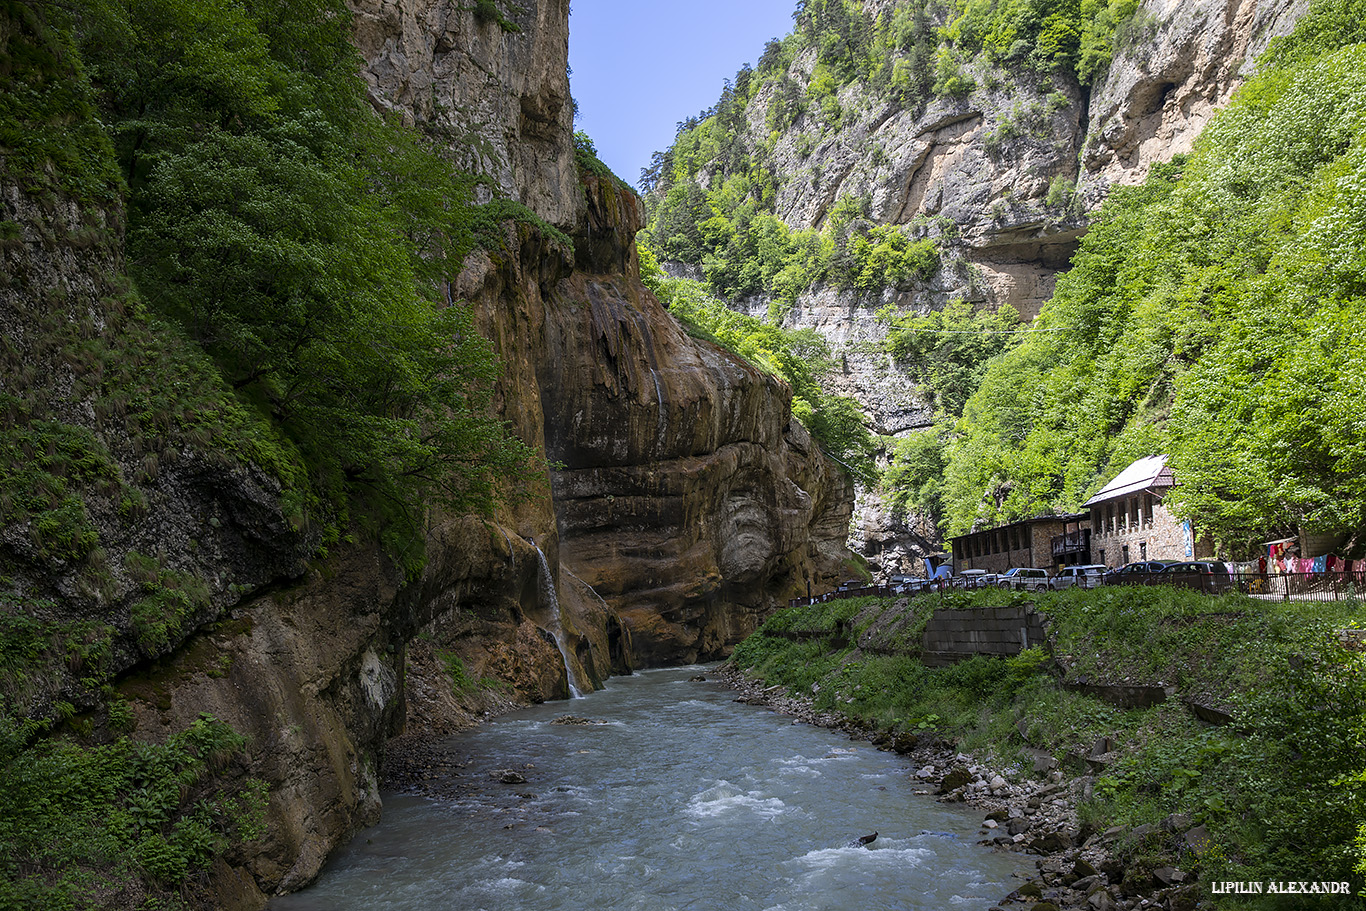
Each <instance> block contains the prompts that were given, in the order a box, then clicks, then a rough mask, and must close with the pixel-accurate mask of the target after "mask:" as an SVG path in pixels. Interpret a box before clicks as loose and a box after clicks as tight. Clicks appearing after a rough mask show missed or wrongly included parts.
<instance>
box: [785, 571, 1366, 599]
mask: <svg viewBox="0 0 1366 911" xmlns="http://www.w3.org/2000/svg"><path fill="white" fill-rule="evenodd" d="M955 582H956V580H938V581H935V582H924V581H921V582H913V583H911V584H910V585H909V586H888V585H862V586H857V587H847V588H840V589H838V590H837V591H833V592H828V593H826V594H824V595H820V596H818V597H814V598H797V599H794V600H793V601H791V602H789V603H790V605H791V606H792V607H798V606H802V605H807V604H819V603H823V602H826V601H838V600H842V599H844V598H862V597H866V596H869V595H873V596H877V597H880V598H891V597H898V596H914V595H917V594H924V593H927V592H936V591H943V590H951V589H953V588H960V587H962V584H961V583H959V584H955ZM1119 584H1124V585H1167V586H1171V587H1173V588H1188V589H1194V590H1195V591H1200V592H1204V593H1205V594H1207V595H1222V594H1227V593H1228V592H1234V591H1237V592H1242V593H1243V594H1246V595H1249V596H1251V597H1253V598H1258V599H1261V600H1265V601H1366V571H1363V570H1353V571H1350V572H1309V573H1277V572H1265V573H1262V572H1255V571H1252V572H1233V573H1230V574H1228V575H1224V574H1222V573H1194V572H1187V573H1130V574H1128V575H1127V576H1126V577H1125V578H1124V581H1123V582H1122V583H1119ZM969 587H971V586H969ZM983 587H988V588H989V587H991V586H990V585H986V586H983Z"/></svg>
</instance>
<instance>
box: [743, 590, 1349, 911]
mask: <svg viewBox="0 0 1366 911" xmlns="http://www.w3.org/2000/svg"><path fill="white" fill-rule="evenodd" d="M1023 600H1024V599H1023V596H1022V595H1018V594H1011V593H1006V592H995V591H990V592H981V593H974V594H972V595H966V594H963V593H954V594H950V595H946V596H943V597H942V599H941V597H940V596H938V595H928V596H922V597H920V598H917V599H914V600H912V601H910V602H909V603H908V602H905V601H901V602H891V601H887V600H881V599H873V598H869V599H858V600H849V601H840V602H833V603H830V604H818V605H813V606H810V607H801V608H791V609H788V610H785V611H782V612H780V613H778V614H776V615H775V616H773V617H772V618H770V619H769V620H768V622H767V623H765V624H764V626H763V627H762V628H761V629H760V630H759V631H758V632H757V633H756V634H755V635H754V636H752V637H751V638H749V639H747V640H746V641H745V642H743V643H741V644H740V646H739V647H738V648H737V649H736V652H735V656H734V659H733V661H734V663H735V664H736V665H738V666H740V667H743V668H748V669H750V671H751V672H753V673H756V674H758V675H760V676H762V677H763V678H764V679H765V680H766V681H767V682H768V683H770V684H782V685H784V686H786V687H788V688H789V689H790V690H792V691H794V692H797V693H801V694H806V695H811V696H812V698H813V699H814V700H815V704H816V707H817V708H818V709H821V710H827V711H829V710H836V711H841V712H843V713H845V714H846V715H847V716H849V717H850V718H851V719H853V720H856V721H858V722H865V723H867V722H871V723H873V724H875V725H877V726H878V727H882V728H890V729H893V730H895V731H897V732H910V733H925V732H929V731H932V732H934V733H937V734H938V735H940V736H942V737H945V738H950V739H953V740H954V741H956V742H957V744H958V745H959V746H960V747H962V748H965V749H970V750H973V751H976V752H979V753H983V754H992V755H994V757H995V759H996V760H997V761H999V762H1002V763H1011V762H1015V761H1019V762H1021V764H1022V765H1024V767H1025V768H1028V767H1029V762H1028V761H1027V758H1026V756H1025V754H1024V750H1025V749H1026V748H1034V749H1042V750H1046V751H1048V752H1051V753H1053V754H1054V755H1055V756H1056V757H1058V758H1059V759H1060V760H1061V762H1062V764H1063V767H1064V768H1068V769H1070V770H1071V771H1073V772H1077V773H1083V772H1084V771H1085V770H1086V763H1085V762H1084V757H1085V756H1086V755H1087V753H1088V752H1089V751H1090V749H1091V747H1092V745H1093V744H1094V743H1095V741H1096V740H1097V739H1098V738H1100V737H1102V736H1106V737H1110V738H1112V739H1113V740H1114V741H1116V742H1117V743H1118V744H1119V745H1120V746H1119V753H1120V756H1119V758H1118V759H1117V760H1116V761H1115V762H1113V763H1112V764H1111V765H1109V766H1108V767H1107V768H1105V769H1104V770H1103V771H1102V772H1101V773H1098V774H1097V775H1096V779H1095V782H1094V795H1095V796H1094V797H1093V798H1092V799H1091V800H1090V801H1088V802H1087V803H1086V804H1085V805H1083V806H1082V807H1081V808H1080V809H1081V816H1082V819H1083V820H1084V821H1088V822H1091V823H1093V824H1095V825H1097V826H1101V827H1107V826H1110V825H1116V824H1129V825H1137V824H1142V823H1156V822H1159V821H1160V820H1162V819H1163V818H1164V817H1165V816H1167V815H1169V814H1172V813H1177V812H1181V813H1185V814H1188V815H1189V816H1191V817H1192V819H1193V820H1194V821H1195V822H1202V823H1204V824H1205V825H1206V826H1208V828H1209V831H1210V833H1211V839H1212V844H1213V845H1214V846H1215V847H1214V850H1211V851H1210V852H1208V853H1206V854H1205V855H1203V856H1201V857H1198V858H1197V857H1193V856H1184V857H1182V856H1171V857H1170V859H1172V860H1175V861H1177V862H1178V863H1180V864H1181V865H1182V867H1183V869H1188V870H1189V869H1192V868H1193V869H1195V870H1196V872H1197V873H1198V874H1199V875H1200V876H1201V877H1202V879H1203V880H1204V881H1206V882H1209V881H1220V880H1226V879H1227V880H1239V881H1250V880H1270V879H1282V880H1284V879H1322V880H1345V879H1348V878H1351V876H1352V870H1353V867H1354V866H1357V865H1358V863H1359V857H1360V848H1359V846H1358V844H1357V842H1356V839H1357V833H1358V825H1359V824H1360V823H1361V822H1362V821H1363V820H1366V800H1364V799H1363V797H1364V796H1366V795H1364V793H1363V779H1366V756H1364V755H1363V753H1362V750H1361V747H1362V745H1363V735H1364V734H1366V676H1363V674H1362V671H1363V670H1366V659H1364V658H1363V656H1362V655H1361V654H1359V653H1356V652H1351V651H1348V650H1346V649H1344V648H1342V647H1341V646H1340V645H1338V640H1337V636H1336V631H1337V630H1338V629H1340V628H1345V627H1348V626H1351V625H1353V624H1354V623H1355V622H1356V621H1355V619H1354V618H1356V617H1358V616H1359V614H1360V604H1359V603H1358V602H1344V603H1342V604H1314V603H1296V604H1282V603H1268V602H1260V601H1255V600H1253V599H1250V598H1247V597H1244V596H1241V595H1230V596H1225V597H1223V598H1217V599H1216V598H1206V597H1203V596H1200V595H1197V594H1194V593H1189V592H1180V591H1169V590H1165V589H1149V588H1132V589H1129V588H1125V589H1100V590H1096V591H1069V592H1061V593H1057V594H1044V595H1039V596H1036V597H1035V598H1033V599H1032V600H1035V601H1036V603H1037V606H1038V608H1039V609H1040V610H1042V611H1043V612H1044V613H1045V614H1046V615H1047V616H1048V617H1049V619H1050V632H1051V639H1052V642H1051V646H1052V648H1053V651H1054V654H1055V655H1056V656H1057V657H1058V658H1060V659H1062V660H1061V661H1057V662H1049V661H1047V660H1046V658H1045V656H1044V655H1043V654H1042V653H1040V652H1032V653H1031V652H1027V653H1025V654H1024V655H1022V656H1021V657H1019V658H1013V659H988V658H981V657H979V658H974V659H972V660H970V661H966V662H963V663H961V664H959V665H957V666H955V667H952V668H946V669H942V670H931V669H928V668H925V667H924V666H923V665H921V663H920V661H919V659H918V651H919V640H920V634H921V632H922V631H923V629H924V625H925V623H926V621H927V620H928V619H929V617H930V615H931V614H932V613H933V611H934V610H936V609H938V608H940V607H941V606H943V607H959V608H961V607H971V606H987V605H989V604H1001V603H1009V602H1011V601H1015V602H1021V601H1023ZM860 645H862V646H863V648H862V649H861V648H860ZM874 649H876V650H877V651H878V652H879V653H877V654H875V653H874V651H873V650H874ZM881 652H890V654H885V653H881ZM1064 667H1065V668H1066V671H1065V673H1066V677H1065V678H1064V679H1068V680H1076V679H1079V678H1081V677H1085V678H1087V679H1089V680H1091V681H1093V682H1109V683H1121V682H1130V683H1157V682H1159V681H1160V682H1163V683H1166V684H1168V685H1174V686H1176V688H1177V698H1176V699H1173V700H1169V701H1168V702H1166V703H1164V704H1162V705H1159V706H1156V707H1154V708H1150V709H1134V710H1121V709H1117V708H1114V707H1112V706H1110V705H1107V704H1105V703H1103V702H1100V701H1097V700H1096V699H1093V698H1091V697H1088V696H1085V695H1082V694H1080V693H1077V692H1072V691H1069V690H1067V689H1064V688H1063V687H1062V686H1060V680H1059V678H1058V674H1059V673H1062V668H1064ZM1050 670H1052V671H1055V673H1047V671H1050ZM1188 697H1195V698H1199V699H1201V700H1202V701H1205V702H1215V703H1218V704H1221V705H1223V706H1225V707H1226V708H1228V709H1229V710H1230V711H1231V712H1232V714H1233V716H1234V718H1235V720H1234V723H1233V724H1231V725H1229V726H1227V727H1211V726H1207V725H1204V724H1202V723H1201V722H1198V721H1197V720H1195V718H1194V717H1193V716H1192V714H1191V713H1190V711H1189V710H1188V709H1187V708H1186V706H1185V705H1184V704H1183V703H1182V701H1181V699H1182V698H1188ZM1026 738H1027V739H1026ZM1135 850H1138V851H1142V852H1145V853H1147V854H1149V855H1153V854H1157V855H1161V854H1164V853H1166V854H1168V855H1169V856H1170V855H1171V854H1172V853H1174V852H1176V846H1175V845H1164V844H1160V843H1156V842H1154V843H1145V844H1143V845H1141V846H1139V847H1138V848H1136V849H1135ZM1359 879H1360V877H1357V880H1358V882H1359ZM1230 901H1237V900H1235V899H1230ZM1234 906H1237V905H1236V904H1235V905H1230V907H1234Z"/></svg>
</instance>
